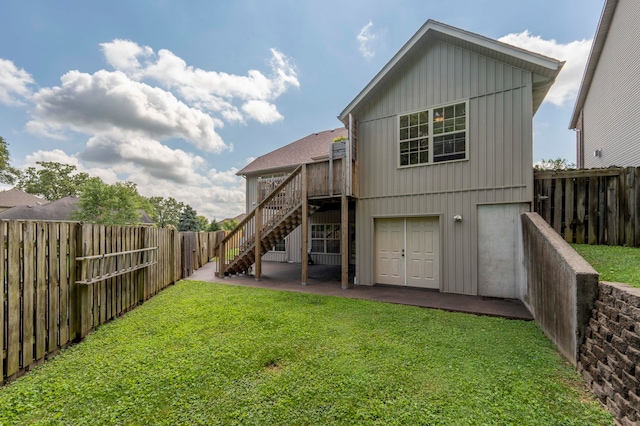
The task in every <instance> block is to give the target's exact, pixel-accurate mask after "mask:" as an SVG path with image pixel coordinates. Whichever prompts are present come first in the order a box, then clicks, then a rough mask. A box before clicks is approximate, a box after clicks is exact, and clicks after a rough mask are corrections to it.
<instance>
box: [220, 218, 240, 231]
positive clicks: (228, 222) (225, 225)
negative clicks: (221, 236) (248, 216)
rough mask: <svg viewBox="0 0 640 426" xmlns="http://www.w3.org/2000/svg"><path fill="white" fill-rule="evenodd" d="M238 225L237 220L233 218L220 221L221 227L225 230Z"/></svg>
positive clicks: (230, 229) (231, 229)
mask: <svg viewBox="0 0 640 426" xmlns="http://www.w3.org/2000/svg"><path fill="white" fill-rule="evenodd" d="M236 226H238V221H237V220H235V219H229V220H225V221H224V222H222V229H224V230H225V231H233V230H234V229H235V228H236Z"/></svg>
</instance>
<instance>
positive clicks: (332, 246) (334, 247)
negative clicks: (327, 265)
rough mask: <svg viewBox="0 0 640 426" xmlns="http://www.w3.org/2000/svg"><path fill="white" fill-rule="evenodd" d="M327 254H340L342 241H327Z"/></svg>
mask: <svg viewBox="0 0 640 426" xmlns="http://www.w3.org/2000/svg"><path fill="white" fill-rule="evenodd" d="M327 253H340V240H327Z"/></svg>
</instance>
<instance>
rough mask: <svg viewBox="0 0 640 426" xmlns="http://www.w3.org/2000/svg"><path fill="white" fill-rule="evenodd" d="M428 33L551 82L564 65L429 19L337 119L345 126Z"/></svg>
mask: <svg viewBox="0 0 640 426" xmlns="http://www.w3.org/2000/svg"><path fill="white" fill-rule="evenodd" d="M429 31H434V32H438V33H441V34H445V35H448V36H452V37H456V38H458V39H460V40H463V41H467V42H470V43H474V44H477V45H478V46H481V47H485V48H489V49H492V50H495V51H497V52H500V53H504V54H507V55H510V56H512V57H514V58H517V59H521V60H524V61H526V62H530V63H532V64H534V65H539V66H542V67H544V68H547V69H549V70H551V71H553V74H554V76H553V78H552V80H554V79H555V76H556V75H557V73H558V72H559V71H560V69H561V68H562V65H563V64H564V62H560V61H557V60H555V59H553V58H549V57H547V56H544V55H540V54H538V53H535V52H529V51H527V50H524V49H521V48H518V47H515V46H511V45H509V44H506V43H502V42H499V41H497V40H493V39H491V38H488V37H484V36H482V35H479V34H475V33H472V32H469V31H466V30H462V29H460V28H456V27H452V26H450V25H447V24H443V23H441V22H438V21H434V20H431V19H430V20H428V21H427V22H426V23H425V24H424V25H423V26H422V27H421V28H420V29H419V30H418V32H416V33H415V34H414V36H413V37H411V39H410V40H409V41H408V42H407V43H405V45H404V46H403V47H402V48H401V49H400V50H399V51H398V53H396V54H395V55H394V56H393V58H391V60H390V61H389V62H388V63H387V64H386V65H385V66H384V67H383V68H382V70H380V72H378V74H376V76H375V77H374V78H373V79H372V80H371V81H370V82H369V84H368V85H367V86H365V88H364V89H363V90H362V91H361V92H360V93H359V94H358V95H357V96H356V97H355V98H354V99H353V100H352V101H351V102H350V103H349V105H347V107H346V108H345V109H344V110H343V111H342V112H341V113H340V115H339V116H338V119H339V120H340V121H342V122H343V123H345V124H347V122H348V117H349V113H350V112H351V111H353V110H354V109H355V107H356V106H357V105H358V104H359V103H360V102H362V100H363V99H364V98H365V97H366V96H367V95H368V94H369V92H370V91H371V90H373V88H374V87H375V86H376V85H377V84H378V83H380V82H381V81H382V80H383V79H384V77H385V76H386V75H387V74H388V73H389V72H390V71H391V70H392V69H393V68H394V67H395V66H396V65H397V64H398V62H400V61H401V60H402V58H403V57H404V56H405V55H406V54H407V52H409V51H410V50H411V49H412V48H413V46H415V44H416V43H418V42H419V41H420V40H421V39H422V38H423V37H424V36H425V35H426V34H427V32H429Z"/></svg>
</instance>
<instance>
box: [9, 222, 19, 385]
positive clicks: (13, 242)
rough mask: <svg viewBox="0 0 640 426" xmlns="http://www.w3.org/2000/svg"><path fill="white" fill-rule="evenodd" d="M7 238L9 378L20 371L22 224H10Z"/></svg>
mask: <svg viewBox="0 0 640 426" xmlns="http://www.w3.org/2000/svg"><path fill="white" fill-rule="evenodd" d="M7 234H8V238H7V268H8V271H7V273H8V277H9V284H10V285H9V288H8V290H7V321H8V327H7V372H6V374H7V376H12V375H13V374H15V373H17V372H18V370H19V369H20V358H19V357H20V346H21V345H20V243H21V242H20V223H18V222H10V223H9V229H8V232H7Z"/></svg>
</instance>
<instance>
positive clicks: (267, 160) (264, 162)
mask: <svg viewBox="0 0 640 426" xmlns="http://www.w3.org/2000/svg"><path fill="white" fill-rule="evenodd" d="M340 136H344V137H347V129H345V128H343V127H339V128H337V129H333V130H325V131H323V132H318V133H312V134H310V135H309V136H306V137H304V138H302V139H298V140H297V141H295V142H292V143H290V144H288V145H285V146H283V147H281V148H278V149H276V150H275V151H271V152H269V153H267V154H264V155H262V156H260V157H258V158H256V159H255V160H253V161H252V162H251V163H249V164H247V165H246V166H245V167H244V168H243V169H242V170H240V171H239V172H238V173H236V175H239V176H242V175H250V174H254V173H257V172H262V173H264V172H271V171H273V172H275V171H279V170H282V169H287V168H294V167H296V166H299V165H300V164H306V163H312V162H313V161H314V158H318V157H326V156H328V155H329V147H330V146H331V144H332V143H333V140H334V139H335V138H337V137H340Z"/></svg>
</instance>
